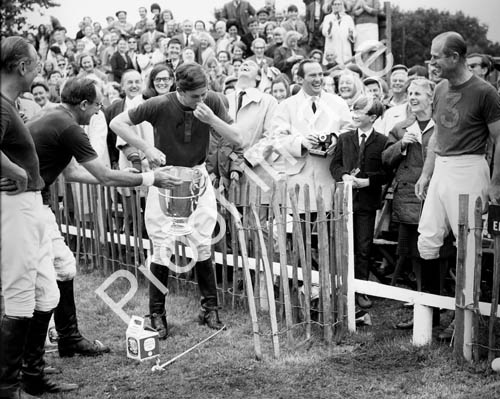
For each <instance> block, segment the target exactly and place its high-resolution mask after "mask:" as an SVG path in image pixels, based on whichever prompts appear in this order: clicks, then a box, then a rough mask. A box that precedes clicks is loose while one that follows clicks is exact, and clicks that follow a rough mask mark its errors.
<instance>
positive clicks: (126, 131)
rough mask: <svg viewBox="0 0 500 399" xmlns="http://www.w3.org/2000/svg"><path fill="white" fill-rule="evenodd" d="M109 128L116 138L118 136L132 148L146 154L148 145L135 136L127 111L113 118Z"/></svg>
mask: <svg viewBox="0 0 500 399" xmlns="http://www.w3.org/2000/svg"><path fill="white" fill-rule="evenodd" d="M109 127H110V129H111V130H112V131H113V132H114V133H116V135H117V136H120V137H121V138H122V139H123V140H125V141H126V142H127V143H128V144H129V145H131V146H132V147H135V148H138V149H139V150H141V151H142V152H146V151H147V150H148V149H149V148H150V145H149V144H148V143H147V142H146V141H145V140H143V139H142V138H141V137H139V136H138V135H137V134H136V132H135V130H134V128H133V125H132V123H131V122H130V119H129V117H128V114H127V111H125V112H122V113H121V114H119V115H117V116H116V117H114V118H113V119H112V120H111V122H110V124H109Z"/></svg>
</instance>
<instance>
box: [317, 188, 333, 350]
mask: <svg viewBox="0 0 500 399" xmlns="http://www.w3.org/2000/svg"><path fill="white" fill-rule="evenodd" d="M316 202H317V209H318V220H317V223H318V252H319V284H320V288H321V290H320V297H321V305H322V311H323V324H324V326H323V337H324V339H325V341H326V342H327V343H328V344H329V343H331V341H332V313H331V306H330V305H331V300H330V295H331V290H330V276H329V271H330V266H329V264H328V261H329V259H330V256H329V248H328V241H329V240H328V226H327V221H326V212H325V202H324V200H323V190H322V187H321V186H319V187H318V191H317V198H316Z"/></svg>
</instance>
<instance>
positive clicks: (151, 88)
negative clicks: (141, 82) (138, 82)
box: [142, 64, 175, 100]
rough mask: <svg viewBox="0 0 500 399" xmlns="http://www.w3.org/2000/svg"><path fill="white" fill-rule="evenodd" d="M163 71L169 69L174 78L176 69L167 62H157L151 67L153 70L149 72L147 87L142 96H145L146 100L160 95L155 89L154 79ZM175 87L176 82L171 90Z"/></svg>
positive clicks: (169, 73)
mask: <svg viewBox="0 0 500 399" xmlns="http://www.w3.org/2000/svg"><path fill="white" fill-rule="evenodd" d="M162 71H168V75H169V76H170V77H171V78H174V71H173V70H172V68H170V67H169V66H168V65H166V64H156V65H155V66H154V67H153V68H152V69H151V72H149V77H148V81H147V86H146V89H145V90H144V92H143V93H142V98H144V99H145V100H147V99H148V98H151V97H156V96H157V95H158V92H157V91H156V89H155V85H154V80H155V79H156V75H158V74H159V73H160V72H162ZM174 87H175V84H174V85H172V88H171V89H170V91H172V90H173V88H174Z"/></svg>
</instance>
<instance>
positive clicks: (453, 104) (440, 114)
mask: <svg viewBox="0 0 500 399" xmlns="http://www.w3.org/2000/svg"><path fill="white" fill-rule="evenodd" d="M433 119H434V121H435V122H436V125H437V129H436V133H435V134H436V149H435V152H436V154H438V155H440V156H454V155H465V154H470V155H482V154H484V153H485V151H486V142H487V140H488V136H489V130H488V124H490V123H493V122H496V121H498V120H500V96H499V95H498V93H497V92H496V90H495V88H494V87H493V86H492V85H490V84H489V83H487V82H485V81H483V80H482V79H481V78H478V77H477V76H475V75H473V76H472V77H471V78H470V79H469V80H468V81H467V82H465V83H463V84H461V85H459V86H451V85H450V84H449V82H448V80H444V81H442V82H441V83H439V84H438V85H437V87H436V90H435V92H434V114H433Z"/></svg>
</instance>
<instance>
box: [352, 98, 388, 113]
mask: <svg viewBox="0 0 500 399" xmlns="http://www.w3.org/2000/svg"><path fill="white" fill-rule="evenodd" d="M352 109H353V110H354V111H358V110H361V111H365V112H366V114H367V115H369V116H371V115H375V116H376V117H377V118H379V117H381V116H382V115H383V114H384V105H383V104H382V103H381V102H380V101H378V100H375V99H373V98H372V97H369V96H365V95H362V96H359V97H358V99H357V100H356V101H354V104H353V105H352Z"/></svg>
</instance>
